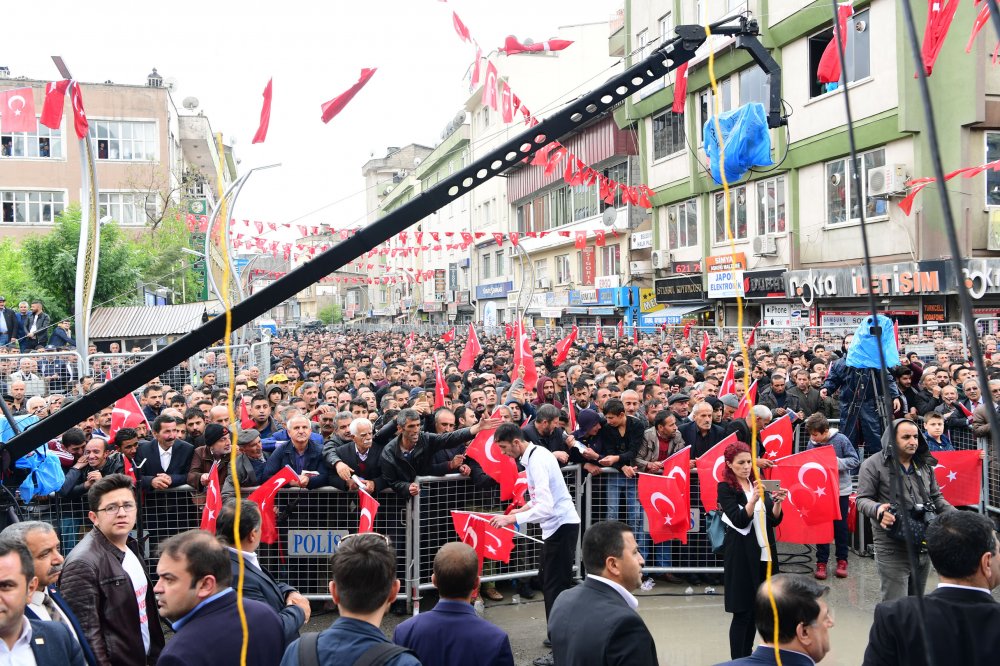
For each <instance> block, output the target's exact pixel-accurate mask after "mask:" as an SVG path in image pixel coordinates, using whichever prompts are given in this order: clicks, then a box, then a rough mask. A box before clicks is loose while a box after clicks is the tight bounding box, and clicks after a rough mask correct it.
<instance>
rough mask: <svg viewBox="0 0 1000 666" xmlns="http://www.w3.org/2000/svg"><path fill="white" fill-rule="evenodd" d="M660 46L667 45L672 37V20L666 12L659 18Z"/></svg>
mask: <svg viewBox="0 0 1000 666" xmlns="http://www.w3.org/2000/svg"><path fill="white" fill-rule="evenodd" d="M659 26H660V44H659V45H660V46H663V45H664V44H666V43H667V41H668V40H670V39H672V38H673V36H674V19H673V16H671V14H670V12H667V13H666V14H664V15H663V16H661V17H660V21H659Z"/></svg>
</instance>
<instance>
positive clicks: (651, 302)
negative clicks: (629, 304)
mask: <svg viewBox="0 0 1000 666" xmlns="http://www.w3.org/2000/svg"><path fill="white" fill-rule="evenodd" d="M659 308H660V306H659V305H658V304H657V302H656V290H655V289H642V288H640V289H639V309H640V310H642V311H643V312H652V311H653V310H658V309H659Z"/></svg>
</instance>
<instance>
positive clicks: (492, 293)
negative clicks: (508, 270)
mask: <svg viewBox="0 0 1000 666" xmlns="http://www.w3.org/2000/svg"><path fill="white" fill-rule="evenodd" d="M513 289H514V282H513V281H511V280H508V281H507V282H497V283H496V284H481V285H478V286H476V300H480V299H490V298H507V293H508V292H510V291H512V290H513Z"/></svg>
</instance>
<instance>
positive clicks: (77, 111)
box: [69, 81, 90, 139]
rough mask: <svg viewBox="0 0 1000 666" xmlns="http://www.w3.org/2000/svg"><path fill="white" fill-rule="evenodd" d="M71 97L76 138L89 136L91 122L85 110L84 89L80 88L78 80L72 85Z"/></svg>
mask: <svg viewBox="0 0 1000 666" xmlns="http://www.w3.org/2000/svg"><path fill="white" fill-rule="evenodd" d="M69 97H70V99H71V100H72V102H73V127H74V128H75V129H76V138H78V139H82V138H84V137H85V136H87V129H88V128H89V127H90V124H89V123H88V122H87V112H86V111H84V110H83V91H81V90H80V83H79V82H78V81H74V82H73V85H71V86H70V89H69Z"/></svg>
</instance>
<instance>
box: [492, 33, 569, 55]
mask: <svg viewBox="0 0 1000 666" xmlns="http://www.w3.org/2000/svg"><path fill="white" fill-rule="evenodd" d="M571 44H573V42H572V41H570V40H568V39H550V40H548V41H544V42H534V43H532V44H523V43H521V42H520V41H518V39H517V37H515V36H514V35H508V36H507V39H505V40H504V43H503V47H502V48H500V49H499V50H500V51H504V52H505V53H506V54H507V55H509V56H511V55H517V54H518V53H540V52H545V51H562V50H563V49H565V48H567V47H569V46H570V45H571Z"/></svg>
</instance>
